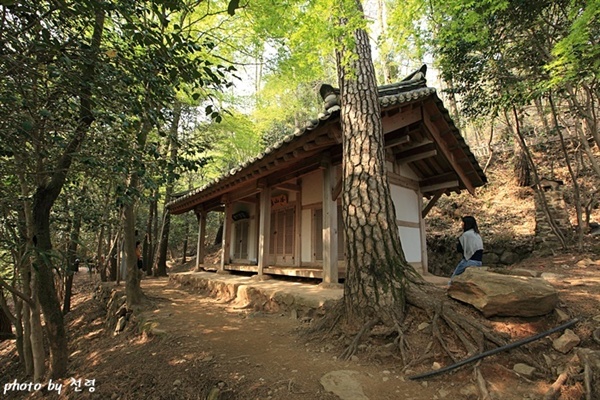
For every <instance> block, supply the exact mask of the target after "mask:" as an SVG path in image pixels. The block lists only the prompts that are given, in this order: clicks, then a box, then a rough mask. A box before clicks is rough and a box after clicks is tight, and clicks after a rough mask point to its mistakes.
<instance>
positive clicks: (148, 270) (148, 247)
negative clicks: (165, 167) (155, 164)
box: [143, 191, 156, 276]
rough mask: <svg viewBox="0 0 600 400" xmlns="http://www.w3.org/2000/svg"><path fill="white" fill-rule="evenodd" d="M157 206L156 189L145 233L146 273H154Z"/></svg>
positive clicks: (149, 207)
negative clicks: (154, 228)
mask: <svg viewBox="0 0 600 400" xmlns="http://www.w3.org/2000/svg"><path fill="white" fill-rule="evenodd" d="M155 207H156V191H155V192H154V193H153V194H152V200H150V204H149V205H148V221H147V223H146V235H144V246H143V254H144V262H145V263H146V275H148V276H151V275H152V262H151V261H152V260H153V258H152V241H153V240H154V238H153V236H152V222H153V221H154V210H155Z"/></svg>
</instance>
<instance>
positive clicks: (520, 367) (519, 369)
mask: <svg viewBox="0 0 600 400" xmlns="http://www.w3.org/2000/svg"><path fill="white" fill-rule="evenodd" d="M513 371H515V372H516V373H517V374H519V375H521V376H524V377H525V378H529V379H531V378H533V373H534V372H535V368H534V367H532V366H530V365H527V364H522V363H518V364H515V365H514V366H513Z"/></svg>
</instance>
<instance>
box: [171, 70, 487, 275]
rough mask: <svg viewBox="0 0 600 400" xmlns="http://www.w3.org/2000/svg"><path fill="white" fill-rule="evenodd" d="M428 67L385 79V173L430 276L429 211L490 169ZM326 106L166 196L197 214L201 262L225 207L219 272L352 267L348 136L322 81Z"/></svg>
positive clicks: (408, 237) (408, 248) (402, 228)
mask: <svg viewBox="0 0 600 400" xmlns="http://www.w3.org/2000/svg"><path fill="white" fill-rule="evenodd" d="M424 72H425V70H424V69H421V70H419V71H416V72H415V73H413V74H411V75H410V76H409V77H407V78H406V79H404V80H403V81H401V82H399V83H396V84H391V85H385V86H381V87H379V98H380V103H381V110H382V114H381V118H382V121H383V130H384V136H385V150H386V165H387V174H388V179H389V183H390V188H391V194H392V197H393V201H394V204H395V208H396V218H397V226H398V230H399V233H400V237H401V240H402V247H403V249H404V253H405V256H406V259H407V261H408V262H409V263H411V264H412V265H413V266H415V267H416V269H417V270H418V271H419V272H421V273H423V274H427V248H426V241H425V233H426V229H425V223H424V220H423V218H424V217H425V216H426V214H427V213H428V212H429V210H430V209H431V208H432V207H433V206H434V205H435V203H436V201H437V200H438V199H439V198H440V197H441V196H442V195H444V194H449V193H451V192H460V191H462V190H467V191H469V192H470V193H472V194H474V193H475V188H477V187H479V186H482V185H484V184H485V183H486V177H485V175H484V173H483V171H482V169H481V167H480V166H479V164H478V163H477V161H476V159H475V157H474V155H473V154H472V153H471V151H470V149H469V147H468V146H467V144H466V143H465V141H464V139H463V137H462V136H461V135H460V132H459V130H458V129H457V127H456V126H455V124H454V122H453V121H452V119H451V118H450V116H449V114H448V111H447V110H446V108H444V106H443V104H442V101H441V100H440V98H439V97H438V95H437V94H436V90H435V89H434V88H431V87H427V85H426V81H425V74H424ZM321 94H322V96H323V97H324V100H325V112H324V113H322V114H321V115H319V116H318V118H316V119H315V120H313V121H310V122H309V123H307V124H306V125H305V126H304V127H303V128H302V129H297V130H296V132H294V133H293V134H291V135H289V136H287V137H285V138H284V139H283V140H281V141H280V142H279V143H277V144H276V145H274V146H272V147H271V148H269V149H267V150H265V151H264V152H263V153H262V154H260V155H259V156H257V157H256V158H254V159H252V160H249V161H248V162H246V163H244V164H243V165H240V166H239V168H236V169H233V170H231V171H230V172H229V173H226V174H224V175H223V176H221V177H220V178H218V179H216V180H214V181H213V182H210V183H209V184H207V185H205V186H203V187H201V188H198V189H195V190H191V191H189V192H187V193H185V194H183V195H181V196H180V197H178V198H176V199H175V200H173V201H172V202H170V203H169V204H168V206H167V207H168V209H169V211H170V213H171V214H181V213H185V212H189V211H193V212H194V213H196V215H197V217H198V221H199V238H200V239H199V241H198V257H197V265H198V266H199V267H202V263H203V258H204V240H203V238H204V237H205V223H206V215H207V213H208V212H220V213H224V214H225V215H224V221H225V222H224V229H223V243H222V246H223V256H222V260H221V265H220V268H219V269H220V270H221V271H234V270H238V271H252V272H256V273H257V274H258V277H259V278H260V277H262V276H263V275H264V274H279V275H290V276H304V277H313V278H320V279H322V280H323V282H325V283H337V282H338V279H340V278H343V275H344V271H345V254H344V249H345V244H344V240H345V239H344V231H343V225H342V218H341V215H342V209H341V207H342V205H341V196H340V192H341V187H342V184H341V158H342V134H341V128H340V118H339V113H340V107H339V105H338V103H337V95H336V92H335V89H333V88H331V87H330V86H324V87H323V88H322V90H321Z"/></svg>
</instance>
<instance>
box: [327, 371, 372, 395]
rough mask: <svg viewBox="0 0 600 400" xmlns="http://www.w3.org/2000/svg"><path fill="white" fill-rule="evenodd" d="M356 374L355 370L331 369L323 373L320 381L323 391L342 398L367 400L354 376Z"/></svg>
mask: <svg viewBox="0 0 600 400" xmlns="http://www.w3.org/2000/svg"><path fill="white" fill-rule="evenodd" d="M357 374H358V372H357V371H348V370H342V371H332V372H329V373H327V374H325V375H323V376H322V377H321V379H320V382H321V385H322V386H323V388H324V389H325V391H327V392H330V393H333V394H335V395H336V396H338V397H339V398H340V399H342V400H369V398H368V397H367V396H366V395H365V393H364V392H363V389H362V386H361V384H360V383H359V382H358V381H357V380H356V379H355V378H354V376H355V375H357Z"/></svg>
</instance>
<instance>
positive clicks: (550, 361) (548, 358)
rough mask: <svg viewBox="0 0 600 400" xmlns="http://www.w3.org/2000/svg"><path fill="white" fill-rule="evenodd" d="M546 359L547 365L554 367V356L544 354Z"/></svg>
mask: <svg viewBox="0 0 600 400" xmlns="http://www.w3.org/2000/svg"><path fill="white" fill-rule="evenodd" d="M544 361H546V365H547V366H548V368H552V366H553V365H554V360H552V357H550V356H549V355H547V354H544Z"/></svg>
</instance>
